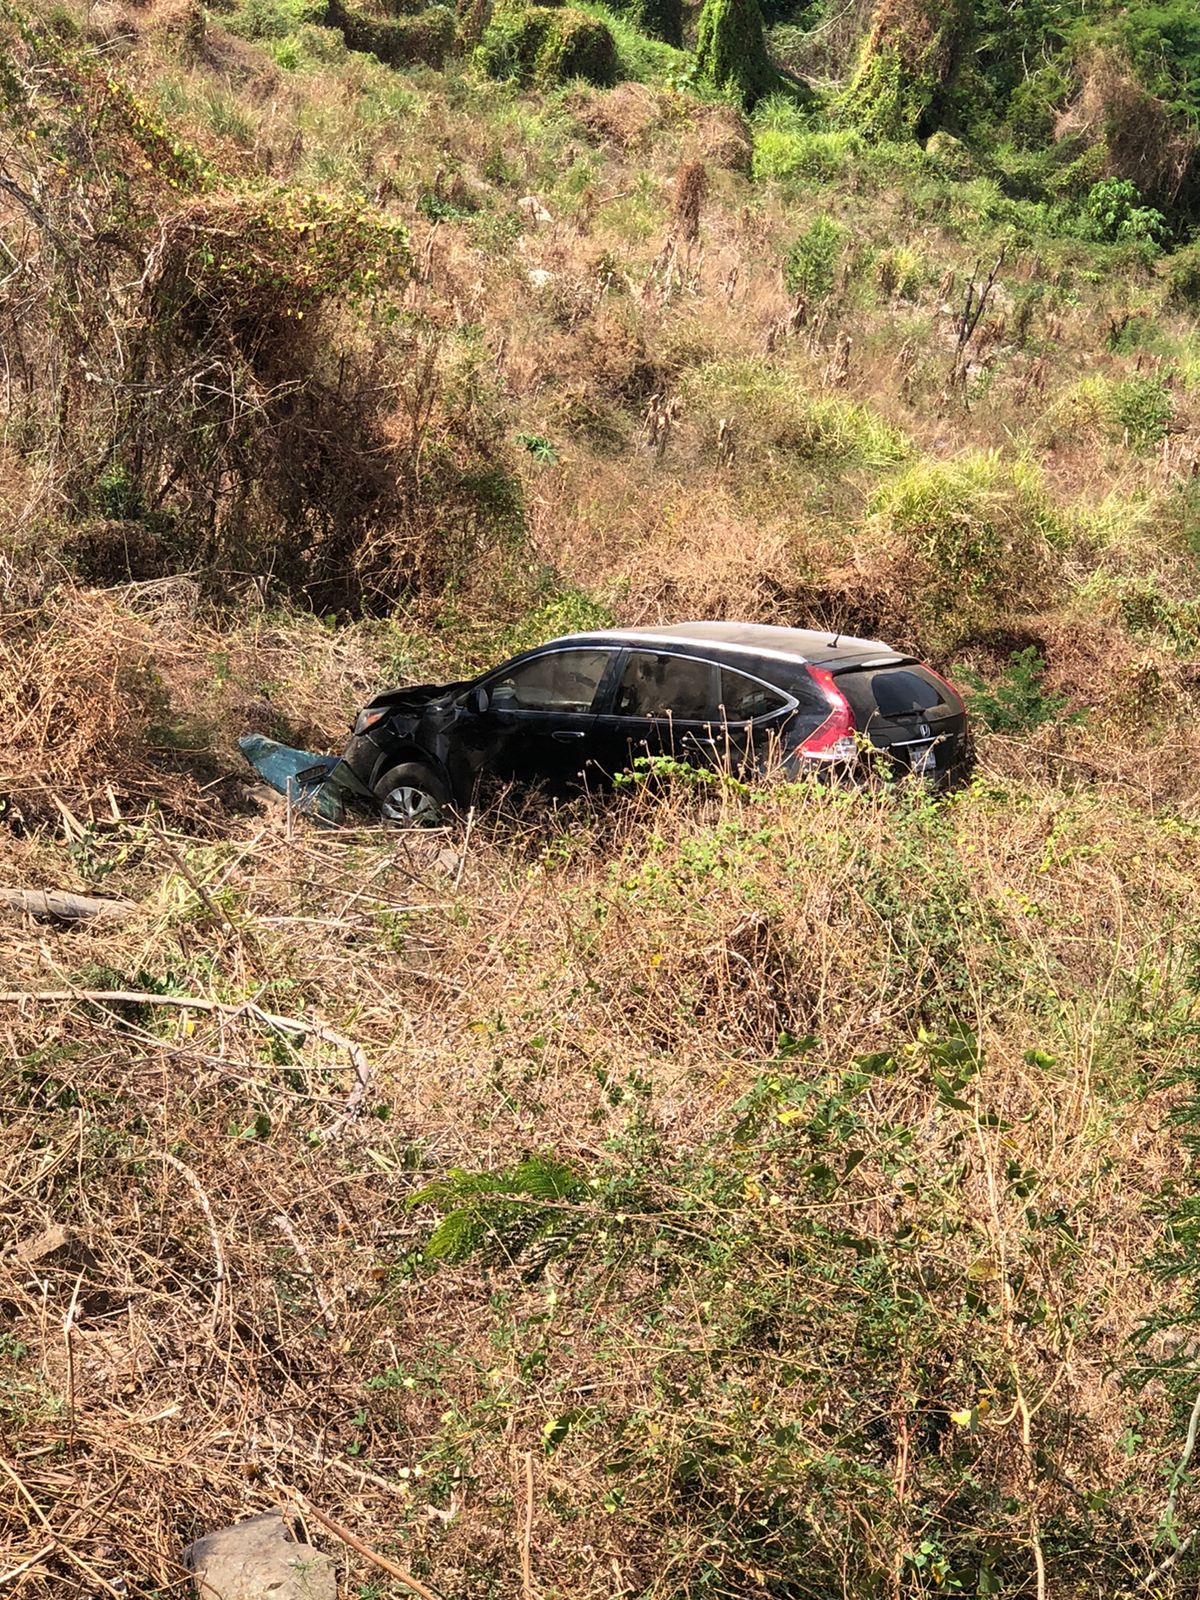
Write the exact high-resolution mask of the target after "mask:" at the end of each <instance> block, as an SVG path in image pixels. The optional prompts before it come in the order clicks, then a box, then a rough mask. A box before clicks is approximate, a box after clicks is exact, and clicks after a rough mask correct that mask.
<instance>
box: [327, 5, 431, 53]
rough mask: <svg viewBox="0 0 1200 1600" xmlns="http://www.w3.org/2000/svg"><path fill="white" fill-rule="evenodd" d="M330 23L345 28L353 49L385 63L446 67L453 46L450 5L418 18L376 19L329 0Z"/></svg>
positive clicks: (343, 32) (347, 41)
mask: <svg viewBox="0 0 1200 1600" xmlns="http://www.w3.org/2000/svg"><path fill="white" fill-rule="evenodd" d="M328 16H329V20H330V22H332V23H333V24H334V26H335V27H338V28H340V29H341V31H342V37H343V38H344V39H345V41H346V46H347V48H348V49H350V50H359V51H362V52H364V53H365V54H367V55H373V56H375V57H376V58H377V59H378V60H379V61H382V62H383V63H384V65H385V66H389V67H401V66H412V65H413V64H414V63H416V62H421V63H422V64H423V65H424V66H427V67H438V68H440V67H443V66H445V64H446V57H447V56H448V55H449V54H450V52H451V50H452V49H453V48H454V38H455V26H456V25H455V21H454V13H453V11H451V10H450V8H449V7H448V6H431V7H430V8H429V10H428V11H423V12H421V13H420V15H419V16H415V17H395V18H389V19H388V20H387V21H384V22H376V21H375V20H373V19H372V18H371V17H367V16H364V15H363V13H362V12H361V11H355V10H352V9H351V8H350V7H348V6H344V5H343V4H342V0H329V11H328Z"/></svg>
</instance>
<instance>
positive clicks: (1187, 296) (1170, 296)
mask: <svg viewBox="0 0 1200 1600" xmlns="http://www.w3.org/2000/svg"><path fill="white" fill-rule="evenodd" d="M1167 300H1168V301H1169V302H1170V304H1171V305H1174V306H1182V307H1186V308H1187V309H1188V310H1194V309H1195V308H1196V307H1197V306H1200V245H1194V244H1193V245H1188V246H1187V248H1186V249H1183V250H1179V251H1177V252H1176V253H1175V255H1174V256H1172V257H1171V261H1170V264H1169V265H1168V267H1167Z"/></svg>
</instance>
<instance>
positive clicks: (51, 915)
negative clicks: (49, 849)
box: [0, 889, 137, 922]
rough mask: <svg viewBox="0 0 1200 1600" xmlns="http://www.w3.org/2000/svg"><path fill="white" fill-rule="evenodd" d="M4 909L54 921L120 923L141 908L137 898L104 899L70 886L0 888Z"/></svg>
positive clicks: (1, 907) (0, 902)
mask: <svg viewBox="0 0 1200 1600" xmlns="http://www.w3.org/2000/svg"><path fill="white" fill-rule="evenodd" d="M0 909H3V910H5V911H17V912H21V911H23V912H24V913H25V914H26V915H27V916H30V917H37V918H39V919H41V920H42V921H53V922H95V921H107V922H116V921H118V920H119V919H120V918H122V917H127V916H128V915H129V913H130V912H131V911H136V910H137V905H136V902H134V901H133V900H101V899H99V898H97V896H95V895H90V894H72V893H70V892H69V891H68V890H66V889H0Z"/></svg>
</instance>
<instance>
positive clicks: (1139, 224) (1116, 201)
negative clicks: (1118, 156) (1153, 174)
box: [1084, 178, 1167, 244]
mask: <svg viewBox="0 0 1200 1600" xmlns="http://www.w3.org/2000/svg"><path fill="white" fill-rule="evenodd" d="M1141 201H1142V197H1141V195H1140V194H1139V193H1138V190H1137V185H1136V184H1134V183H1132V182H1130V180H1129V179H1128V178H1102V179H1101V180H1100V182H1099V183H1094V184H1093V185H1092V187H1091V188H1090V189H1089V190H1088V195H1087V199H1086V200H1085V201H1084V214H1085V216H1086V218H1087V221H1088V224H1089V228H1090V231H1091V234H1092V237H1093V238H1095V239H1099V240H1102V241H1103V242H1105V243H1108V244H1127V243H1133V244H1139V243H1143V242H1144V243H1148V244H1161V243H1162V242H1163V240H1164V239H1165V237H1166V234H1167V223H1166V218H1165V217H1164V216H1163V214H1162V212H1161V211H1156V210H1155V209H1154V207H1153V206H1145V205H1143V204H1142V203H1141Z"/></svg>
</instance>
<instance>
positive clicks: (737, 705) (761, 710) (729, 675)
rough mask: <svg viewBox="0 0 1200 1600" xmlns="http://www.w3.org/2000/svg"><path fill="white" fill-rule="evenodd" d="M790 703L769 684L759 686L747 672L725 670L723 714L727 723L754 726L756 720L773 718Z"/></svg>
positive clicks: (722, 672)
mask: <svg viewBox="0 0 1200 1600" xmlns="http://www.w3.org/2000/svg"><path fill="white" fill-rule="evenodd" d="M787 703H788V700H787V696H786V695H785V694H784V693H783V692H782V691H781V690H779V689H773V688H772V687H771V685H770V684H769V683H759V681H758V680H757V678H748V677H747V676H746V674H745V673H744V672H734V671H732V670H731V669H730V668H729V667H722V668H721V704H720V712H721V715H722V718H723V720H724V721H726V722H753V721H754V719H755V717H769V716H770V715H771V714H772V712H775V711H781V710H782V709H783V707H784V706H786V705H787Z"/></svg>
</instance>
